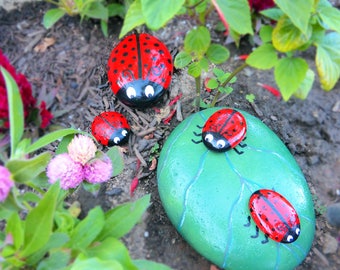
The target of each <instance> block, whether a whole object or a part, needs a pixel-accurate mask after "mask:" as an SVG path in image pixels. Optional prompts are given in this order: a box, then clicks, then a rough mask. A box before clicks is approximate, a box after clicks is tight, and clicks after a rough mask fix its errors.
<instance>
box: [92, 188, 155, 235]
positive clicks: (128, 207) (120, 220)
mask: <svg viewBox="0 0 340 270" xmlns="http://www.w3.org/2000/svg"><path fill="white" fill-rule="evenodd" d="M149 204H150V195H145V196H144V197H142V198H140V199H139V200H137V201H135V202H130V203H125V204H122V205H120V206H118V207H116V208H114V209H111V210H109V211H108V212H106V213H105V225H104V228H103V230H102V231H101V233H100V234H99V236H98V237H97V240H99V241H103V240H104V239H105V238H107V237H115V238H120V237H122V236H124V235H125V234H127V233H128V232H129V231H130V230H131V229H132V228H133V226H135V225H136V223H137V222H139V221H140V219H141V217H142V215H143V213H144V212H145V210H146V209H147V208H148V206H149Z"/></svg>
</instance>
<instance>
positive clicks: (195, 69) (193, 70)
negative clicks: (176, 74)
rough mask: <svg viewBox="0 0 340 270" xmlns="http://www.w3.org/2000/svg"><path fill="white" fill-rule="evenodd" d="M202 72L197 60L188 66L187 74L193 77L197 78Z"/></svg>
mask: <svg viewBox="0 0 340 270" xmlns="http://www.w3.org/2000/svg"><path fill="white" fill-rule="evenodd" d="M201 73H202V67H201V65H200V63H199V62H192V63H191V64H190V65H189V66H188V74H189V75H190V76H192V77H194V78H198V77H199V76H201Z"/></svg>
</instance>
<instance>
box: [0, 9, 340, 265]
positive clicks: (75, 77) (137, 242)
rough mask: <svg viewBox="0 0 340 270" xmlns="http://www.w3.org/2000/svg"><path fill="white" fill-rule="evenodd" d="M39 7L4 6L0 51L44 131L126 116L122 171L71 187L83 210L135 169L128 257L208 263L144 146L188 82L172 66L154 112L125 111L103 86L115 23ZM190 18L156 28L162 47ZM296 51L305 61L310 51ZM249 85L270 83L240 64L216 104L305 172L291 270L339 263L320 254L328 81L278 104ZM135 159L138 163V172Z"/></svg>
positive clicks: (188, 99) (339, 185) (118, 188)
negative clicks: (304, 246)
mask: <svg viewBox="0 0 340 270" xmlns="http://www.w3.org/2000/svg"><path fill="white" fill-rule="evenodd" d="M47 9H48V5H47V4H45V3H31V4H26V5H24V6H23V7H22V8H21V9H20V10H16V11H13V12H10V13H8V12H6V11H5V10H0V48H1V49H2V50H3V51H4V52H5V54H7V56H8V57H9V58H10V60H11V62H12V63H13V65H14V66H15V67H17V69H18V70H19V71H20V72H22V73H24V74H26V76H27V77H28V79H29V81H30V82H31V83H32V86H33V90H34V92H35V95H36V96H37V97H38V96H39V95H40V96H41V97H43V99H45V100H46V101H47V102H48V106H49V108H50V109H51V110H52V112H53V113H54V115H55V118H54V120H53V125H52V126H51V129H53V128H56V126H62V127H76V128H79V129H81V130H85V131H89V127H90V124H91V121H92V119H93V117H94V116H95V115H97V114H99V113H100V112H102V111H104V110H116V111H120V112H122V113H124V114H125V115H126V116H127V118H128V120H129V121H130V123H131V125H132V130H133V136H131V138H130V141H129V144H128V146H126V147H125V148H124V149H125V154H124V157H125V161H126V168H125V170H124V172H123V173H122V174H121V175H119V176H118V177H115V178H114V179H112V181H110V183H108V184H106V185H103V187H102V189H101V191H100V192H99V195H98V196H97V197H93V196H92V195H91V194H88V193H86V192H84V191H79V192H78V194H77V198H78V200H79V201H80V202H81V203H82V207H83V210H84V212H86V211H87V210H88V209H90V208H91V207H94V206H95V205H97V204H101V205H102V206H103V207H104V208H105V209H108V208H112V207H114V206H115V205H117V204H118V203H122V202H126V201H129V200H131V197H130V193H129V187H130V182H131V179H132V178H133V177H134V176H136V175H137V174H138V175H139V178H140V184H139V187H138V189H137V191H136V192H135V194H134V196H133V199H136V198H138V197H141V196H142V195H144V194H146V193H151V194H152V205H151V207H150V208H149V210H148V213H147V215H146V216H145V218H144V220H143V222H141V224H139V225H138V226H136V228H135V229H134V230H133V231H132V232H131V233H130V234H129V235H128V236H127V237H126V238H124V241H125V242H126V243H127V245H128V247H129V250H130V252H131V254H132V256H133V257H134V258H147V259H152V260H155V261H159V262H163V263H165V264H168V265H169V266H171V267H173V268H174V269H178V270H182V269H183V270H184V269H202V270H203V269H205V270H207V269H209V268H210V267H211V264H210V263H209V262H208V261H206V260H205V259H204V258H202V257H201V256H200V255H198V254H197V253H196V252H195V251H194V250H192V248H190V246H188V245H187V244H186V242H185V241H184V240H183V239H182V238H181V236H180V235H179V234H178V233H177V232H176V230H175V229H174V228H173V226H172V225H171V224H170V222H169V220H168V219H167V217H166V215H165V213H164V210H163V208H162V206H161V203H160V201H159V197H158V192H157V185H156V176H155V171H154V170H150V169H149V168H150V166H151V160H152V159H150V158H149V157H150V155H151V148H152V147H153V146H154V145H155V144H156V143H158V144H159V145H160V147H161V146H162V144H163V143H164V140H165V139H166V138H167V136H168V134H169V133H170V132H171V130H172V129H173V128H174V127H175V126H176V125H177V124H178V123H179V120H180V119H181V117H184V118H185V117H186V116H188V115H189V114H190V113H192V112H193V109H192V108H193V107H192V106H191V103H192V100H193V97H194V91H195V90H194V85H195V83H194V81H193V80H192V79H191V78H190V77H188V76H187V75H185V72H180V71H179V72H177V73H176V74H175V75H174V79H173V82H172V86H171V90H170V94H169V96H167V97H166V98H165V99H166V100H165V101H164V102H163V103H161V104H160V105H159V106H158V108H159V109H160V110H161V112H160V113H156V112H155V110H154V109H146V110H143V111H140V110H136V109H131V108H128V107H126V106H124V105H122V104H121V103H119V102H118V101H117V100H116V99H115V97H114V96H113V94H112V93H111V91H110V90H109V89H108V87H105V83H106V81H107V77H106V62H107V59H108V55H109V53H110V51H111V49H112V47H113V46H114V44H115V43H116V42H117V41H118V32H119V29H120V27H121V24H122V23H121V21H118V20H111V21H110V31H111V32H110V36H109V38H104V36H103V35H102V33H101V31H100V27H99V25H98V24H97V23H96V22H93V21H84V22H83V23H82V24H81V25H80V23H79V18H69V17H64V18H63V19H62V20H61V21H60V22H58V23H57V24H56V25H55V26H54V27H53V28H52V29H50V30H46V29H44V27H43V26H42V24H41V21H42V17H43V14H44V12H45V11H46V10H47ZM191 23H192V22H190V21H189V20H188V19H187V18H181V20H174V21H172V22H171V23H170V24H169V25H168V26H167V27H166V28H164V29H162V30H160V31H158V32H157V33H156V35H157V36H158V37H159V38H160V39H161V40H163V41H164V42H165V43H166V44H167V45H168V47H169V48H170V49H179V48H180V46H181V44H182V41H183V37H184V35H185V33H186V31H187V30H188V29H190V28H191V27H192V25H191ZM211 23H212V24H213V21H212V22H211ZM46 38H52V40H53V39H54V40H55V43H54V44H53V45H51V46H49V47H48V48H46V50H44V51H41V52H38V51H36V50H37V48H39V47H36V46H37V45H39V44H41V43H42V42H44V41H45V42H46V41H51V39H49V40H48V39H47V40H46ZM213 39H214V42H220V43H223V41H224V37H223V36H222V35H220V34H218V33H214V34H213ZM230 49H231V50H232V51H233V52H234V53H236V54H241V53H245V52H250V50H251V47H250V46H249V45H248V44H247V43H246V42H244V44H241V48H240V49H239V51H237V50H236V49H235V48H233V47H232V46H230ZM306 57H307V58H308V59H309V61H310V62H311V63H312V52H309V54H307V55H306ZM239 64H240V62H238V61H236V60H233V59H231V60H230V61H229V62H228V64H226V65H223V66H222V67H223V68H224V69H225V70H226V71H232V70H233V69H234V68H235V67H236V66H238V65H239ZM257 82H261V83H267V84H271V85H274V81H273V75H272V74H271V73H270V72H260V71H255V70H252V69H250V68H247V69H246V70H244V71H243V72H242V73H241V74H240V75H239V76H238V81H237V83H236V84H235V85H234V92H233V93H232V94H231V95H230V96H228V97H223V98H222V99H221V101H220V102H219V105H228V106H233V107H237V108H240V109H243V110H246V111H249V112H250V113H251V114H254V115H256V116H258V117H259V118H260V119H262V120H263V122H265V123H266V124H267V125H268V126H269V127H270V128H272V129H273V130H274V131H275V132H276V134H278V136H279V137H280V138H281V139H282V140H283V142H284V143H285V144H286V145H287V146H288V148H289V149H290V151H291V152H292V154H293V155H294V157H295V158H296V159H297V161H298V163H299V164H300V166H301V168H302V170H303V172H304V173H305V176H306V179H307V181H308V183H309V185H310V188H311V191H312V194H313V196H314V197H315V208H316V213H317V228H316V236H315V241H314V244H313V247H312V249H311V252H310V254H309V255H308V257H307V258H306V260H305V261H304V262H303V264H302V265H301V266H299V267H298V269H299V270H303V269H312V270H316V269H323V270H325V269H334V270H335V269H339V267H340V251H339V249H338V250H337V251H332V252H331V253H328V249H329V248H330V246H331V240H334V238H337V237H338V235H339V231H337V230H336V229H335V228H333V227H331V226H330V225H328V223H327V222H326V219H325V215H324V211H325V209H326V206H328V205H330V204H332V203H334V202H335V201H336V200H339V197H338V196H337V195H336V190H337V189H340V155H339V153H340V133H339V130H340V110H339V102H340V95H339V94H340V86H339V84H337V86H336V87H335V89H334V90H333V91H331V92H328V93H327V92H324V91H323V90H321V89H320V86H319V84H318V82H316V83H315V84H314V89H313V91H312V92H311V94H310V95H309V97H308V99H307V100H305V101H301V100H297V99H294V98H293V99H292V100H290V101H289V102H287V103H285V102H283V101H279V100H277V99H276V98H275V97H274V96H272V95H271V94H270V93H268V92H266V91H265V90H263V89H261V88H260V87H259V86H257V85H256V83H257ZM178 93H183V97H182V98H181V103H180V105H181V115H177V116H175V117H174V119H173V120H172V121H171V124H170V125H165V124H163V123H162V122H161V121H160V119H162V118H164V117H166V116H167V115H168V113H169V111H170V110H171V109H173V108H170V107H169V106H167V105H166V104H167V103H168V102H169V100H170V99H171V98H173V97H174V96H176V95H177V94H178ZM248 93H253V94H255V95H256V100H255V103H254V104H250V103H249V102H248V101H246V99H245V95H246V94H248ZM176 117H177V118H176ZM156 156H157V155H156ZM137 159H139V160H141V161H142V167H141V169H140V170H138V171H137V167H136V163H137Z"/></svg>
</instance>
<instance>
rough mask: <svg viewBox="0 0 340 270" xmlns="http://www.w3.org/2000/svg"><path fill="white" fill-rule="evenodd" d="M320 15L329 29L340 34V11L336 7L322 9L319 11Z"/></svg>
mask: <svg viewBox="0 0 340 270" xmlns="http://www.w3.org/2000/svg"><path fill="white" fill-rule="evenodd" d="M318 15H319V16H320V18H321V20H322V21H323V23H325V24H326V28H327V29H332V30H334V31H336V32H338V33H340V11H339V10H338V9H337V8H334V7H322V8H320V9H318Z"/></svg>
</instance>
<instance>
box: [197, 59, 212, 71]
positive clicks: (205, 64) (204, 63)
mask: <svg viewBox="0 0 340 270" xmlns="http://www.w3.org/2000/svg"><path fill="white" fill-rule="evenodd" d="M198 63H199V65H200V67H201V68H202V70H204V71H208V68H209V61H208V59H207V58H205V57H203V58H202V59H201V60H200V61H199V62H198Z"/></svg>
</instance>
